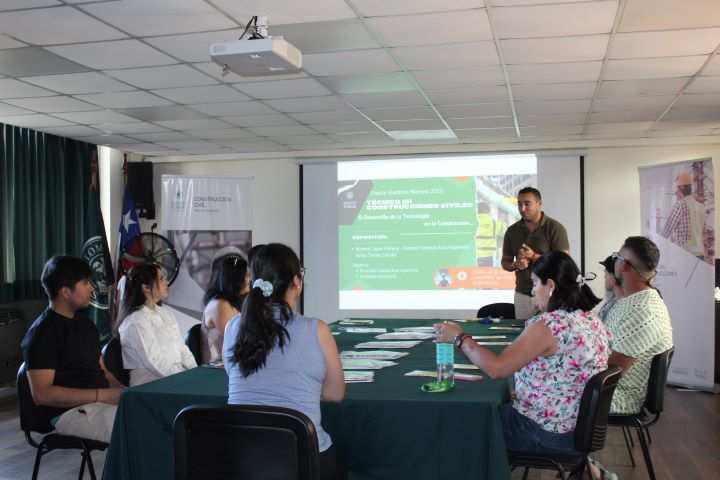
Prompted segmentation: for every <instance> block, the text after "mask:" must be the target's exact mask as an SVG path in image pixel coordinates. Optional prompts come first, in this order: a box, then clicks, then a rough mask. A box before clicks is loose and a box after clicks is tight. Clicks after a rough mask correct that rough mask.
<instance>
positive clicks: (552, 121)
mask: <svg viewBox="0 0 720 480" xmlns="http://www.w3.org/2000/svg"><path fill="white" fill-rule="evenodd" d="M586 116H587V115H586V114H585V113H568V114H564V115H563V114H561V115H521V116H519V117H518V124H519V125H520V126H523V127H551V126H555V125H558V126H559V125H580V124H582V123H585V117H586Z"/></svg>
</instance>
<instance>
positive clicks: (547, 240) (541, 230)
mask: <svg viewBox="0 0 720 480" xmlns="http://www.w3.org/2000/svg"><path fill="white" fill-rule="evenodd" d="M523 243H524V244H526V245H527V246H529V247H530V248H532V249H533V251H534V252H535V253H538V254H541V255H542V254H543V253H545V252H549V251H551V250H567V251H569V250H570V244H569V243H568V237H567V231H565V227H563V226H562V224H561V223H560V222H558V221H557V220H554V219H552V218H550V217H548V216H547V215H545V212H543V214H542V220H540V226H539V227H538V228H537V229H535V231H534V232H532V233H530V230H528V229H527V227H526V226H525V224H524V223H523V221H522V219H520V220H519V221H517V222H515V223H513V224H512V225H510V226H509V227H508V229H507V231H506V232H505V239H504V240H503V256H510V257H516V256H517V254H518V252H519V251H520V247H521V246H522V244H523ZM515 291H516V292H520V293H524V294H525V295H530V293H531V292H532V280H530V267H528V268H526V269H525V270H520V271H517V272H515Z"/></svg>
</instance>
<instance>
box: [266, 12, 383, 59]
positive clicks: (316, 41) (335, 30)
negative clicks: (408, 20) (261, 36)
mask: <svg viewBox="0 0 720 480" xmlns="http://www.w3.org/2000/svg"><path fill="white" fill-rule="evenodd" d="M271 20H272V19H271ZM270 31H271V32H272V35H280V36H282V37H284V38H285V40H287V41H288V42H290V43H292V44H293V45H295V46H296V47H297V48H298V49H299V50H300V51H301V52H303V54H309V53H324V52H339V51H344V50H367V49H372V48H379V47H380V45H379V44H378V42H377V41H376V40H375V39H374V38H373V37H372V35H370V33H369V32H368V31H367V29H366V28H365V27H364V26H363V24H362V23H361V22H360V20H357V19H352V20H336V21H329V22H309V23H296V24H289V25H274V24H273V25H271V27H270Z"/></svg>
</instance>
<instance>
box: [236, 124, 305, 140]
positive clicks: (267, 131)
mask: <svg viewBox="0 0 720 480" xmlns="http://www.w3.org/2000/svg"><path fill="white" fill-rule="evenodd" d="M248 130H249V131H251V132H252V133H254V134H255V135H259V136H261V137H273V136H284V135H317V132H316V131H315V130H313V129H311V128H308V127H306V126H305V125H288V126H284V127H248Z"/></svg>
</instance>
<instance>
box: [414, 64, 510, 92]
mask: <svg viewBox="0 0 720 480" xmlns="http://www.w3.org/2000/svg"><path fill="white" fill-rule="evenodd" d="M410 73H411V74H412V76H413V77H414V78H415V81H416V82H417V83H418V85H420V87H421V88H423V89H433V88H460V87H475V86H481V85H505V77H504V76H503V73H502V69H501V68H500V67H499V66H494V65H487V66H484V67H470V68H452V69H445V70H417V71H413V72H410Z"/></svg>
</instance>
